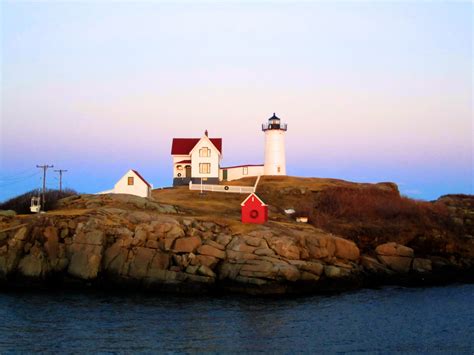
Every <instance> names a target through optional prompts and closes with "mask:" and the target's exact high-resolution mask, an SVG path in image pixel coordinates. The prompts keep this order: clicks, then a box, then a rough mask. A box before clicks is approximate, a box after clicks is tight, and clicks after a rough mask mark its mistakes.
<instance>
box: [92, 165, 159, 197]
mask: <svg viewBox="0 0 474 355" xmlns="http://www.w3.org/2000/svg"><path fill="white" fill-rule="evenodd" d="M152 188H153V186H152V185H151V184H150V183H149V182H148V181H146V180H145V179H144V178H143V176H141V175H140V174H139V173H138V171H136V170H133V169H130V170H129V171H127V173H126V174H125V175H124V176H122V177H121V178H120V180H119V181H117V183H116V184H115V186H114V188H113V189H112V190H108V191H102V192H99V194H129V195H135V196H140V197H151V189H152Z"/></svg>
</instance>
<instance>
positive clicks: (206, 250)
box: [197, 244, 225, 259]
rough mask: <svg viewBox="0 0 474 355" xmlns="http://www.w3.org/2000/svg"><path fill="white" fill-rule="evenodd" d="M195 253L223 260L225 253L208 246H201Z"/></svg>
mask: <svg viewBox="0 0 474 355" xmlns="http://www.w3.org/2000/svg"><path fill="white" fill-rule="evenodd" d="M197 252H198V253H199V254H202V255H208V256H213V257H215V258H219V259H225V251H222V250H220V249H217V248H214V247H213V246H210V245H207V244H206V245H201V246H200V247H199V248H198V250H197Z"/></svg>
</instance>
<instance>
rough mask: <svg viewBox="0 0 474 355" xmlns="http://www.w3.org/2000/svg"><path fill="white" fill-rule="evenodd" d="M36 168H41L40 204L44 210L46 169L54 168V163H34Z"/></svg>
mask: <svg viewBox="0 0 474 355" xmlns="http://www.w3.org/2000/svg"><path fill="white" fill-rule="evenodd" d="M36 167H37V168H40V169H43V197H42V198H41V206H42V207H43V211H44V202H45V194H46V170H48V169H49V168H54V165H47V164H44V165H36Z"/></svg>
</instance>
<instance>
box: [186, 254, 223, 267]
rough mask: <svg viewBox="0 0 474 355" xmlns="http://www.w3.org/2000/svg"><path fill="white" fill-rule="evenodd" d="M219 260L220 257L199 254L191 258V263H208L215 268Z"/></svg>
mask: <svg viewBox="0 0 474 355" xmlns="http://www.w3.org/2000/svg"><path fill="white" fill-rule="evenodd" d="M218 262H219V259H218V258H215V257H213V256H208V255H198V256H196V257H195V258H193V259H192V260H191V265H206V266H208V267H210V268H211V269H214V267H215V266H216V265H217V263H218Z"/></svg>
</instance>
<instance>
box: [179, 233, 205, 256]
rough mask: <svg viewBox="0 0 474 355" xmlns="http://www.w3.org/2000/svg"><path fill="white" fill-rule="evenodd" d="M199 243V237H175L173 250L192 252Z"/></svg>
mask: <svg viewBox="0 0 474 355" xmlns="http://www.w3.org/2000/svg"><path fill="white" fill-rule="evenodd" d="M200 245H201V239H200V238H199V237H185V238H177V239H176V241H175V243H174V247H173V249H174V251H175V252H176V253H192V252H194V251H195V250H196V249H197V248H198V247H199V246H200Z"/></svg>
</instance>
